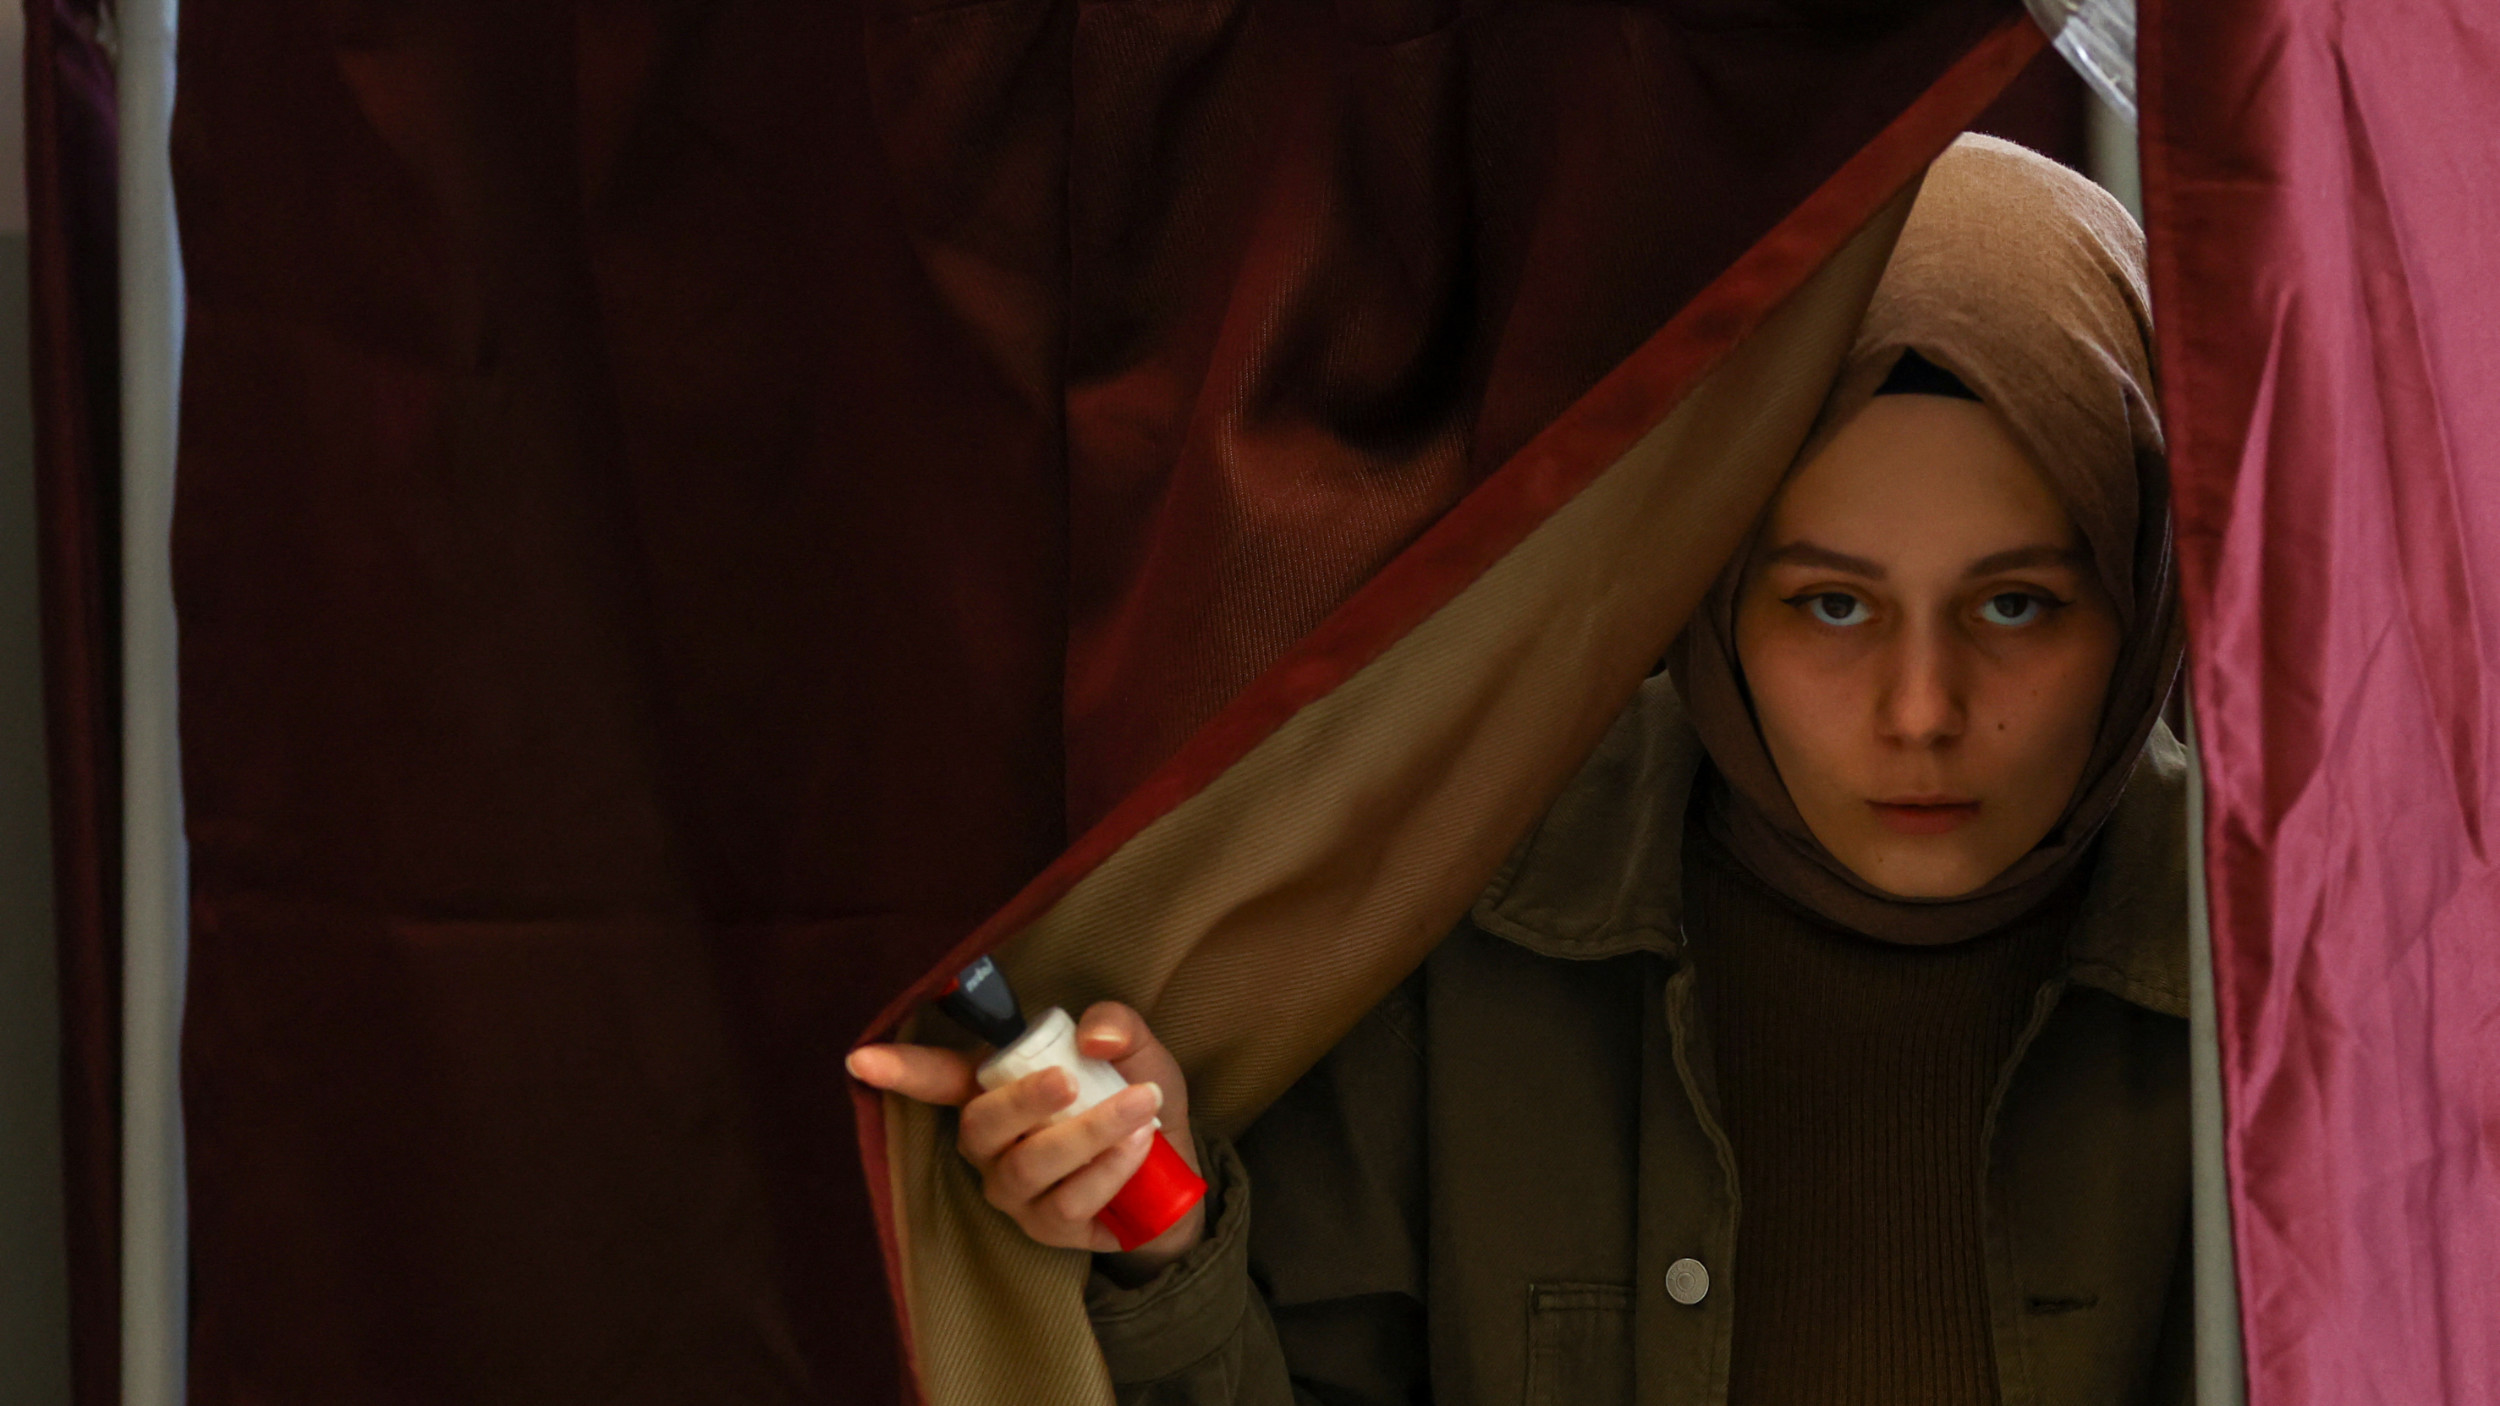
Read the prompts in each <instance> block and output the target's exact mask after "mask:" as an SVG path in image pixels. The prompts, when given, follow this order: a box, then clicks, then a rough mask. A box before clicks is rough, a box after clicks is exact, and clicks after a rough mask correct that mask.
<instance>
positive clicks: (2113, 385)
mask: <svg viewBox="0 0 2500 1406" xmlns="http://www.w3.org/2000/svg"><path fill="white" fill-rule="evenodd" d="M2151 347H2152V322H2151V317H2150V314H2149V312H2148V311H2147V297H2146V292H2145V278H2144V235H2143V233H2142V231H2140V230H2138V229H2137V228H2136V226H2135V222H2134V221H2133V220H2132V219H2130V218H2129V217H2128V215H2127V212H2126V211H2125V210H2124V209H2123V208H2122V207H2121V206H2120V205H2119V204H2118V202H2117V201H2116V200H2114V199H2112V198H2111V197H2110V196H2109V194H2108V193H2107V192H2105V191H2103V190H2102V189H2101V188H2100V187H2098V186H2096V185H2094V184H2092V183H2091V182H2090V181H2088V180H2086V179H2084V178H2083V177H2082V176H2080V175H2077V174H2076V173H2075V172H2073V171H2070V170H2068V169H2066V168H2065V167H2063V166H2060V165H2058V164H2057V163H2056V162H2053V161H2050V160H2048V159H2047V158H2046V157H2042V156H2038V155H2035V154H2034V153H2032V152H2029V151H2026V150H2024V149H2023V148H2021V147H2018V146H2015V145H2013V144H2011V143H2008V142H2002V141H1998V140H1996V139H1994V138H1991V137H1981V136H1965V137H1963V138H1962V139H1961V140H1960V141H1958V142H1956V143H1955V144H1954V145H1953V147H1952V148H1951V149H1950V150H1948V151H1946V153H1945V154H1944V155H1943V156H1942V157H1940V158H1938V159H1937V161H1936V163H1935V165H1934V166H1933V167H1931V168H1930V169H1929V171H1928V175H1927V180H1926V183H1925V185H1924V186H1923V187H1922V188H1921V189H1920V192H1919V196H1918V203H1917V205H1916V206H1915V207H1914V208H1913V209H1912V211H1911V213H1910V219H1909V223H1908V225H1907V227H1906V228H1905V229H1904V230H1903V231H1902V234H1901V239H1900V243H1899V244H1898V246H1897V247H1896V248H1895V250H1894V252H1893V255H1892V260H1891V262H1890V263H1889V264H1888V265H1886V267H1885V270H1884V276H1883V281H1882V283H1881V284H1880V285H1878V287H1877V288H1876V290H1875V298H1874V302H1873V303H1872V304H1871V305H1870V306H1869V307H1868V309H1867V314H1866V319H1865V321H1864V322H1863V323H1862V324H1861V325H1860V328H1859V332H1858V338H1857V341H1856V343H1855V345H1854V346H1853V347H1852V349H1851V351H1850V353H1849V356H1848V359H1847V360H1846V361H1845V362H1844V363H1843V365H1842V368H1841V372H1840V375H1839V377H1838V379H1837V380H1836V381H1835V382H1834V385H1833V388H1832V393H1831V396H1830V398H1829V399H1828V400H1827V401H1826V402H1825V404H1824V408H1823V411H1822V414H1821V416H1820V418H1819V419H1818V420H1817V422H1816V426H1815V429H1814V431H1813V433H1812V435H1811V436H1810V437H1809V438H1808V440H1807V442H1806V447H1805V449H1804V451H1803V452H1802V453H1801V454H1800V455H1799V456H1798V459H1797V462H1798V463H1799V464H1803V463H1806V462H1807V461H1809V460H1810V459H1812V458H1813V456H1814V455H1815V454H1816V453H1817V452H1818V451H1820V450H1821V448H1822V447H1823V446H1824V445H1826V444H1828V443H1829V442H1830V441H1831V439H1832V437H1833V435H1835V434H1837V433H1838V432H1839V429H1840V427H1841V426H1842V425H1844V424H1846V423H1848V421H1849V419H1850V417H1851V416H1853V415H1855V414H1856V413H1857V412H1858V411H1859V410H1860V409H1862V408H1863V407H1864V406H1865V404H1866V402H1867V401H1868V400H1869V399H1870V398H1871V397H1873V396H1874V395H1875V394H1876V393H1877V391H1878V388H1880V387H1882V386H1883V385H1884V383H1885V381H1886V378H1887V377H1889V376H1891V375H1892V373H1893V371H1894V369H1895V367H1896V365H1897V364H1898V363H1900V362H1901V360H1902V358H1903V356H1904V354H1905V353H1913V352H1914V353H1915V354H1916V355H1918V356H1920V357H1923V358H1925V359H1926V360H1927V361H1929V362H1932V363H1934V364H1935V366H1937V367H1939V368H1941V369H1942V370H1944V371H1946V372H1949V373H1950V374H1951V376H1952V377H1953V378H1955V379H1957V380H1959V381H1960V382H1961V383H1962V385H1964V386H1966V387H1968V388H1969V390H1970V392H1971V393H1972V394H1973V395H1975V396H1976V397H1977V398H1978V399H1979V400H1980V401H1981V402H1982V403H1984V404H1986V405H1987V406H1988V407H1989V408H1990V409H1992V410H1994V411H1995V412H1996V413H1997V415H1998V416H1999V417H2000V418H2002V419H2003V421H2004V422H2005V425H2006V427H2007V428H2008V429H2009V430H2010V431H2012V433H2013V435H2014V438H2015V440H2016V442H2018V443H2019V444H2021V445H2022V446H2023V448H2024V449H2025V450H2026V451H2028V453H2029V454H2030V456H2031V459H2032V462H2033V463H2035V464H2036V465H2038V466H2039V468H2040V470H2041V471H2042V473H2043V474H2044V475H2045V476H2046V478H2047V479H2048V482H2049V486H2050V488H2051V489H2052V490H2053V491H2054V492H2055V493H2056V495H2057V497H2058V499H2059V501H2060V502H2061V503H2063V504H2064V505H2065V508H2066V511H2067V513H2068V515H2069V516H2070V517H2072V518H2073V520H2074V523H2075V526H2076V528H2077V529H2078V530H2079V531H2080V532H2081V534H2082V536H2083V539H2084V541H2085V543H2086V545H2087V546H2088V547H2089V548H2090V550H2091V553H2092V561H2093V566H2094V569H2095V570H2096V571H2097V573H2098V574H2099V577H2100V580H2101V584H2102V585H2103V587H2104V588H2105V589H2106V590H2107V591H2108V593H2109V598H2110V600H2111V601H2112V602H2113V603H2114V604H2115V605H2116V607H2117V611H2118V619H2119V625H2120V628H2121V630H2122V631H2123V640H2124V642H2123V644H2122V645H2121V647H2120V651H2119V655H2118V661H2117V664H2116V667H2115V668H2114V669H2113V671H2112V673H2111V677H2110V687H2109V694H2108V698H2107V701H2106V702H2105V703H2104V705H2103V708H2102V713H2101V723H2100V729H2099V732H2098V733H2097V735H2096V736H2095V738H2094V741H2093V745H2092V753H2091V757H2090V759H2089V760H2088V761H2087V762H2086V764H2085V767H2084V773H2083V779H2082V780H2081V781H2080V782H2078V783H2077V785H2076V787H2075V793H2074V795H2073V797H2072V798H2071V799H2070V800H2069V801H2068V802H2067V806H2066V810H2065V813H2064V814H2063V815H2062V816H2061V817H2060V818H2059V820H2058V822H2057V824H2056V825H2055V826H2053V827H2051V829H2050V831H2049V833H2048V835H2047V837H2046V838H2044V839H2043V840H2042V841H2041V842H2040V844H2039V845H2038V846H2037V847H2036V848H2034V849H2033V850H2032V851H2031V852H2030V853H2029V854H2027V855H2025V856H2024V857H2023V858H2022V859H2020V860H2018V861H2016V862H2015V863H2014V865H2013V866H2012V867H2011V868H2009V869H2007V870H2006V871H2005V872H2004V873H2002V874H2000V875H1998V876H1997V877H1996V878H1995V879H1994V880H1991V881H1990V882H1989V883H1987V884H1985V885H1983V886H1981V887H1980V888H1978V889H1977V890H1974V891H1973V892H1971V893H1968V894H1964V895H1962V896H1960V897H1958V898H1950V899H1906V898H1900V897H1897V896H1894V895H1892V894H1888V893H1886V892H1884V891H1883V890H1881V889H1878V888H1875V887H1874V886H1872V885H1870V884H1868V883H1867V882H1866V881H1864V880H1863V879H1860V878H1859V877H1858V876H1857V875H1855V874H1853V873H1852V872H1850V870H1849V869H1848V868H1847V867H1846V866H1845V865H1843V864H1841V862H1840V861H1839V860H1838V859H1836V858H1834V857H1833V856H1832V855H1831V853H1830V852H1829V851H1827V850H1825V849H1824V848H1823V846H1822V845H1821V844H1820V843H1818V842H1817V841H1816V840H1815V838H1814V836H1813V834H1812V832H1811V831H1809V830H1808V829H1807V828H1806V824H1805V821H1804V819H1803V818H1802V817H1800V816H1799V814H1798V812H1797V808H1796V806H1795V804H1794V803H1793V802H1792V801H1791V800H1790V799H1789V795H1788V791H1787V788H1786V787H1785V786H1783V785H1782V784H1781V782H1780V777H1779V771H1778V768H1777V767H1776V766H1775V765H1774V764H1773V762H1772V760H1771V755H1770V751H1769V749H1768V747H1767V746H1766V745H1765V744H1764V742H1763V740H1762V732H1761V729H1760V727H1759V725H1758V724H1757V723H1756V721H1755V718H1754V714H1753V707H1752V703H1751V701H1750V700H1749V698H1748V697H1747V696H1746V692H1745V684H1744V674H1743V670H1742V669H1741V667H1740V666H1739V664H1738V662H1737V658H1736V628H1735V624H1736V620H1735V615H1736V603H1737V594H1738V588H1739V586H1740V584H1741V582H1742V579H1743V575H1744V570H1745V563H1746V558H1747V557H1748V556H1750V555H1751V551H1752V545H1753V544H1752V543H1751V542H1748V543H1747V544H1746V546H1745V547H1744V548H1743V549H1741V550H1739V551H1738V553H1737V554H1736V557H1735V559H1734V560H1733V561H1731V562H1730V563H1729V565H1728V567H1727V569H1726V570H1725V571H1724V572H1723V573H1722V574H1721V575H1720V577H1719V579H1718V582H1717V583H1716V584H1715V585H1714V586H1713V587H1712V589H1711V592H1710V594H1709V595H1708V596H1707V597H1705V598H1704V599H1703V601H1702V604H1701V606H1700V608H1699V609H1698V610H1696V611H1695V612H1694V615H1693V618H1692V620H1691V621H1690V622H1689V623H1688V624H1687V625H1686V627H1685V630H1684V633H1683V634H1682V635H1681V636H1680V637H1678V639H1677V640H1676V643H1675V646H1674V648H1673V650H1672V652H1671V653H1670V655H1669V657H1668V663H1669V667H1670V668H1671V669H1672V670H1673V671H1674V673H1675V680H1676V685H1677V688H1678V690H1679V691H1680V692H1681V693H1682V694H1683V695H1684V699H1685V701H1686V704H1687V705H1688V706H1689V708H1690V709H1691V712H1692V718H1693V723H1694V726H1695V728H1696V729H1697V730H1698V731H1699V732H1700V734H1701V741H1702V745H1703V747H1705V748H1706V749H1707V750H1708V751H1709V754H1710V759H1711V763H1712V765H1713V767H1714V768H1715V769H1716V771H1717V773H1718V778H1719V785H1718V787H1717V789H1716V793H1715V795H1714V797H1713V799H1712V800H1711V801H1710V802H1709V804H1710V805H1712V807H1713V809H1712V812H1711V815H1710V823H1711V827H1712V829H1713V830H1714V832H1716V833H1717V834H1718V835H1719V837H1720V838H1721V839H1722V840H1723V841H1724V842H1725V843H1726V844H1727V845H1728V846H1729V848H1730V849H1731V850H1733V851H1734V853H1735V855H1736V857H1737V859H1738V860H1739V861H1741V862H1742V863H1743V864H1744V865H1745V867H1746V868H1748V869H1750V870H1751V871H1753V873H1754V874H1755V875H1756V876H1757V877H1759V878H1760V879H1762V880H1763V881H1764V882H1765V883H1767V884H1769V885H1770V886H1771V888H1772V889H1773V890H1774V891H1776V892H1778V893H1781V894H1784V895H1786V896H1788V897H1789V898H1790V899H1791V901H1793V902H1796V903H1798V904H1800V905H1801V906H1803V907H1805V908H1806V909H1808V910H1809V911H1812V912H1814V913H1816V914H1819V915H1821V916H1822V917H1824V918H1827V919H1829V920H1831V921H1833V922H1836V923H1839V924H1840V925H1842V926H1844V927H1847V928H1850V929H1853V930H1855V931H1857V932H1861V933H1864V934H1866V935H1868V936H1870V937H1874V938H1879V939H1882V940H1885V941H1890V942H1899V943H1909V944H1919V945H1932V944H1937V943H1946V942H1958V941H1962V940H1964V939H1967V938H1971V937H1976V936H1978V935H1979V934H1981V933H1984V932H1989V931H1991V930H1993V929H1996V928H1999V927H2002V926H2004V925H2005V924H2006V923H2008V922H2011V921H2012V920H2014V919H2015V918H2018V917H2020V916H2022V914H2024V913H2025V912H2027V911H2029V910H2030V909H2032V908H2034V907H2036V906H2038V905H2039V904H2040V903H2041V902H2042V901H2043V900H2044V899H2046V898H2047V897H2048V896H2049V895H2050V894H2052V893H2053V892H2055V891H2056V890H2057V889H2058V887H2059V886H2060V885H2061V884H2063V883H2064V882H2065V881H2066V880H2067V879H2068V878H2069V877H2071V876H2072V875H2073V874H2074V872H2075V871H2076V869H2077V868H2078V867H2079V866H2080V865H2081V864H2082V863H2083V861H2084V859H2085V858H2086V856H2087V855H2088V854H2089V853H2090V849H2091V842H2092V839H2093V837H2094V835H2096V834H2097V833H2098V832H2099V830H2100V828H2101V825H2102V823H2103V822H2105V821H2106V820H2108V818H2109V816H2110V813H2111V812H2112V811H2113V810H2115V809H2116V808H2117V804H2118V798H2119V795H2120V793H2121V792H2123V791H2124V790H2125V789H2126V785H2127V780H2128V778H2129V776H2130V775H2132V774H2133V772H2134V770H2135V766H2136V762H2137V759H2138V757H2139V756H2140V755H2141V754H2142V752H2143V750H2144V742H2145V739H2146V738H2147V737H2148V736H2149V735H2151V733H2152V730H2153V728H2154V726H2155V725H2156V724H2157V723H2158V721H2159V719H2160V716H2161V710H2162V706H2163V704H2164V703H2165V702H2166V701H2167V700H2168V697H2169V693H2170V685H2171V681H2172V680H2173V678H2174V677H2175V676H2176V675H2177V673H2178V667H2179V656H2180V651H2181V647H2182V634H2181V628H2180V619H2179V611H2178V603H2177V594H2178V593H2177V589H2176V585H2175V583H2174V581H2173V579H2172V571H2173V566H2172V557H2171V541H2170V508H2169V491H2170V485H2169V474H2168V470H2167V466H2166V461H2165V458H2164V450H2163V442H2162V432H2161V422H2160V419H2159V416H2158V414H2157V413H2156V410H2155V407H2154V402H2153V384H2154V383H2153V368H2152V353H2151ZM1756 530H1757V531H1759V528H1757V529H1756Z"/></svg>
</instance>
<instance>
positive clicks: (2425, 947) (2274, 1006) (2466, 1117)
mask: <svg viewBox="0 0 2500 1406" xmlns="http://www.w3.org/2000/svg"><path fill="white" fill-rule="evenodd" d="M2142 18H2143V29H2142V35H2143V40H2142V67H2143V73H2142V81H2143V99H2144V174H2145V201H2146V213H2147V216H2148V223H2149V225H2150V227H2151V234H2152V247H2153V253H2154V264H2153V267H2154V288H2153V292H2154V303H2155V310H2156V313H2157V316H2158V320H2159V324H2160V332H2161V343H2162V345H2161V351H2162V361H2163V373H2164V376H2163V394H2164V400H2165V403H2166V405H2167V407H2168V410H2169V414H2170V426H2171V435H2172V449H2171V462H2172V465H2173V471H2174V473H2175V475H2176V482H2177V492H2178V502H2179V517H2180V545H2181V548H2182V551H2181V561H2182V565H2183V567H2184V571H2185V575H2184V582H2185V586H2186V600H2187V604H2188V610H2189V618H2190V621H2191V624H2192V642H2193V644H2194V651H2193V656H2192V657H2193V671H2194V672H2193V684H2194V696H2195V703H2196V714H2197V720H2198V722H2199V724H2200V726H2201V730H2202V741H2203V754H2204V770H2205V777H2206V784H2207V792H2206V795H2207V820H2206V827H2205V838H2206V844H2207V875H2208V880H2209V888H2210V892H2211V896H2212V913H2213V933H2214V946H2215V980H2216V987H2217V995H2218V1004H2219V1008H2220V1009H2219V1014H2220V1017H2221V1031H2222V1060H2223V1077H2224V1094H2225V1102H2226V1104H2227V1105H2228V1120H2227V1138H2228V1149H2229V1165H2230V1172H2231V1211H2232V1215H2233V1219H2234V1234H2235V1238H2236V1240H2237V1242H2238V1247H2239V1280H2240V1299H2241V1307H2242V1313H2243V1318H2244V1326H2245V1335H2246V1351H2247V1366H2248V1385H2249V1394H2248V1399H2249V1402H2250V1403H2251V1406H2351V1404H2352V1403H2379V1402H2384V1403H2390V1404H2391V1406H2395V1404H2396V1403H2402V1406H2433V1403H2439V1404H2440V1406H2472V1404H2474V1403H2485V1402H2490V1401H2495V1400H2500V1277H2495V1275H2494V1273H2493V1266H2494V1265H2496V1264H2500V858H2496V857H2495V854H2494V851H2493V844H2494V839H2493V836H2494V831H2495V829H2500V394H2496V393H2495V390H2494V386H2495V381H2494V370H2495V368H2500V183H2496V182H2495V181H2494V180H2493V173H2494V172H2496V171H2500V9H2495V8H2494V7H2493V6H2491V5H2489V4H2488V3H2484V0H2425V3H2417V4H2406V5H2396V6H2385V7H2370V8H2366V9H2364V8H2356V7H2348V6H2344V5H2339V4H2333V3H2326V2H2325V0H2245V3H2240V4H2232V5H2206V4H2195V3H2186V2H2185V0H2146V6H2145V9H2144V12H2143V16H2142Z"/></svg>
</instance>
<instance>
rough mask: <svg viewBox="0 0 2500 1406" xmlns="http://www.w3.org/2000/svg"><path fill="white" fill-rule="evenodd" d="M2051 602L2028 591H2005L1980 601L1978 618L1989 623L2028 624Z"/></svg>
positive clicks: (2046, 610)
mask: <svg viewBox="0 0 2500 1406" xmlns="http://www.w3.org/2000/svg"><path fill="white" fill-rule="evenodd" d="M2053 603H2054V602H2051V601H2047V600H2044V599H2042V598H2040V597H2039V596H2035V595H2032V594H2031V593H2030V592H2028V591H2005V592H2001V593H1999V594H1997V595H1993V596H1990V597H1988V598H1987V599H1986V600H1985V601H1982V602H1981V603H1980V606H1979V618H1980V619H1982V620H1985V621H1987V622H1988V623H1989V624H1991V625H2028V624H2030V623H2031V622H2032V621H2034V620H2037V619H2039V618H2040V617H2041V616H2042V615H2044V614H2047V613H2048V608H2049V606H2050V605H2051V604H2053Z"/></svg>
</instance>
